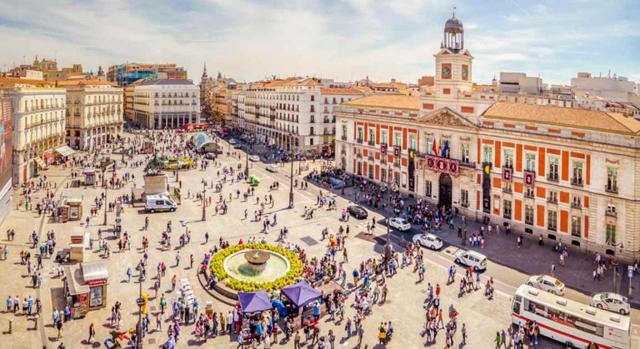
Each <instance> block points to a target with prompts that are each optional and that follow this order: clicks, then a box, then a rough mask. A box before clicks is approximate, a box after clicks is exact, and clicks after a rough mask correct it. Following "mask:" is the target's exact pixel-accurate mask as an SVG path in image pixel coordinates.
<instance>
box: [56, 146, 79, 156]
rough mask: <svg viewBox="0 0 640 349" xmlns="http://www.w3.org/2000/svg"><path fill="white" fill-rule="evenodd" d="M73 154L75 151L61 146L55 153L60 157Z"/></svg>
mask: <svg viewBox="0 0 640 349" xmlns="http://www.w3.org/2000/svg"><path fill="white" fill-rule="evenodd" d="M75 152H76V151H75V150H73V149H71V147H69V146H68V145H63V146H61V147H58V148H56V153H58V154H60V155H61V156H69V155H73V153H75Z"/></svg>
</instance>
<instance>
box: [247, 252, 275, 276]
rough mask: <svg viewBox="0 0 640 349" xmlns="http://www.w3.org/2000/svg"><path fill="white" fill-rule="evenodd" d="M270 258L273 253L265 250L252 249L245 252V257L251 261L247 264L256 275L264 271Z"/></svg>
mask: <svg viewBox="0 0 640 349" xmlns="http://www.w3.org/2000/svg"><path fill="white" fill-rule="evenodd" d="M270 258H271V255H270V254H269V253H268V252H266V251H263V250H252V251H247V252H245V253H244V259H245V260H246V261H247V263H249V264H248V265H247V266H248V267H249V269H251V271H253V274H254V275H257V274H260V273H262V272H263V271H264V269H265V267H266V266H267V261H268V260H269V259H270Z"/></svg>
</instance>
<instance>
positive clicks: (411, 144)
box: [409, 135, 418, 150]
mask: <svg viewBox="0 0 640 349" xmlns="http://www.w3.org/2000/svg"><path fill="white" fill-rule="evenodd" d="M417 148H418V142H417V141H416V136H415V135H409V149H413V150H416V149H417Z"/></svg>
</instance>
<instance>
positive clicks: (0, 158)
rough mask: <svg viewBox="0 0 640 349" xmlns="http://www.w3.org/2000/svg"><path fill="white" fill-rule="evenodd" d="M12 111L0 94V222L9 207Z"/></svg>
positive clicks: (9, 100) (8, 101)
mask: <svg viewBox="0 0 640 349" xmlns="http://www.w3.org/2000/svg"><path fill="white" fill-rule="evenodd" d="M12 153H13V113H12V104H11V99H10V98H6V97H5V98H3V97H2V96H0V222H2V220H3V219H4V217H5V215H6V214H7V213H8V212H9V210H10V209H11V177H12V169H13V164H12Z"/></svg>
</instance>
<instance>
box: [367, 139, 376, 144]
mask: <svg viewBox="0 0 640 349" xmlns="http://www.w3.org/2000/svg"><path fill="white" fill-rule="evenodd" d="M367 144H368V145H376V142H375V141H372V140H369V141H368V142H367Z"/></svg>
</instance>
